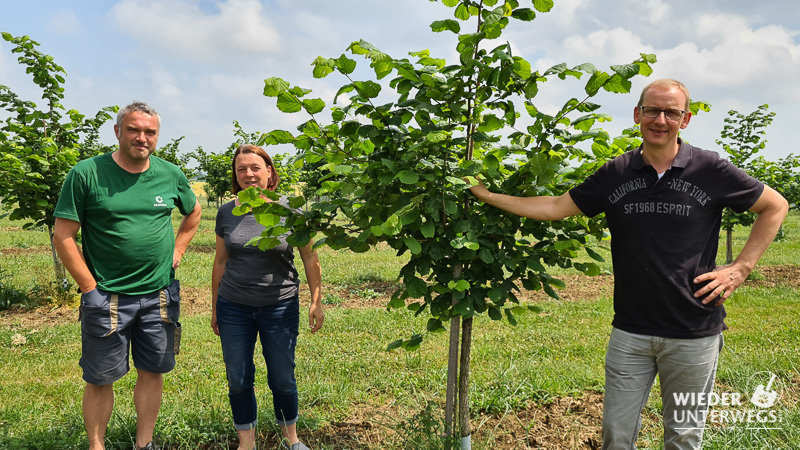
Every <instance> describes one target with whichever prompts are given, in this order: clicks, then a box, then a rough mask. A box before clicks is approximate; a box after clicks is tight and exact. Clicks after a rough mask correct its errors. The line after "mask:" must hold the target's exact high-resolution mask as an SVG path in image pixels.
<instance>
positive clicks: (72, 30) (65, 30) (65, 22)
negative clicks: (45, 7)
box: [47, 10, 83, 36]
mask: <svg viewBox="0 0 800 450" xmlns="http://www.w3.org/2000/svg"><path fill="white" fill-rule="evenodd" d="M47 25H48V28H49V30H50V31H51V32H52V33H53V34H56V35H60V36H68V35H71V34H80V33H82V32H83V27H82V26H81V21H80V20H79V19H78V16H77V15H75V12H74V11H71V10H62V11H58V12H55V13H53V14H52V15H51V16H50V19H49V20H48V21H47Z"/></svg>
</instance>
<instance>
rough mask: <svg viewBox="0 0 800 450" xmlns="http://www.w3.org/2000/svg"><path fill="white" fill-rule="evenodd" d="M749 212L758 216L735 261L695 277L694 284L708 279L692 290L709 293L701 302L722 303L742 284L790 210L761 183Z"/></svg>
mask: <svg viewBox="0 0 800 450" xmlns="http://www.w3.org/2000/svg"><path fill="white" fill-rule="evenodd" d="M750 211H753V212H754V213H756V214H757V215H758V217H757V218H756V221H755V222H754V223H753V227H752V228H751V229H750V236H749V237H748V238H747V242H746V243H745V244H744V248H742V251H741V252H740V253H739V256H738V257H736V260H735V261H734V262H733V263H732V264H730V265H727V266H719V267H717V268H716V270H714V271H713V272H708V273H704V274H702V275H700V276H698V277H697V278H695V279H694V282H695V284H697V283H702V282H704V281H708V284H706V285H705V286H703V287H702V288H700V289H699V290H697V292H695V293H694V296H695V297H702V296H703V295H706V294H709V293H710V294H709V295H708V297H706V298H705V299H704V300H703V304H708V303H709V302H711V301H712V300H714V299H717V301H716V302H715V303H714V306H720V305H722V304H723V303H724V302H725V300H727V299H728V297H730V296H731V294H732V293H733V291H734V289H736V288H738V287H739V286H741V285H742V283H744V280H745V279H746V278H747V275H749V274H750V272H751V271H752V270H753V268H754V267H755V266H756V263H757V262H758V260H759V259H761V256H762V255H763V254H764V252H765V251H767V247H769V245H770V244H771V243H772V240H773V239H775V235H776V234H777V233H778V229H780V226H781V223H782V222H783V218H784V217H786V213H787V212H788V211H789V203H788V202H787V201H786V199H785V198H783V196H782V195H781V194H779V193H778V192H777V191H776V190H774V189H772V188H771V187H769V186H764V192H762V193H761V196H760V197H759V198H758V200H757V201H756V203H755V204H754V205H753V207H752V208H750Z"/></svg>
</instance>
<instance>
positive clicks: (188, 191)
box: [177, 169, 197, 216]
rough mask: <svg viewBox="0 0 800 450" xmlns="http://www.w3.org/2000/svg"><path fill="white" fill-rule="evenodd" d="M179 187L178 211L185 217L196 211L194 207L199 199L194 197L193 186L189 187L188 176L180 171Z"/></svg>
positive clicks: (178, 177) (178, 175)
mask: <svg viewBox="0 0 800 450" xmlns="http://www.w3.org/2000/svg"><path fill="white" fill-rule="evenodd" d="M177 187H178V210H179V211H180V212H181V214H183V215H184V216H186V215H188V214H189V213H191V212H192V210H194V205H195V204H196V203H197V197H196V196H195V195H194V191H193V190H192V186H190V185H189V180H188V179H187V178H186V175H184V173H183V172H182V171H181V170H180V169H178V174H177Z"/></svg>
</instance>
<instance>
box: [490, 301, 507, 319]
mask: <svg viewBox="0 0 800 450" xmlns="http://www.w3.org/2000/svg"><path fill="white" fill-rule="evenodd" d="M487 311H488V313H489V318H490V319H492V320H503V314H502V313H501V312H500V308H498V307H496V306H494V305H489V308H488V310H487Z"/></svg>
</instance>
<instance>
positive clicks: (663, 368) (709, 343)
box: [602, 328, 723, 450]
mask: <svg viewBox="0 0 800 450" xmlns="http://www.w3.org/2000/svg"><path fill="white" fill-rule="evenodd" d="M722 345H723V339H722V333H720V334H717V335H715V336H708V337H702V338H697V339H672V338H663V337H658V336H647V335H641V334H633V333H628V332H626V331H622V330H620V329H618V328H613V329H612V330H611V337H610V338H609V341H608V351H607V352H606V387H605V399H604V401H603V446H602V448H603V450H609V449H615V450H630V449H635V448H636V440H637V437H638V434H639V428H640V427H641V425H642V417H641V415H642V408H644V406H645V405H646V404H647V398H648V397H649V395H650V389H651V388H652V387H653V381H654V380H655V377H656V374H658V378H659V380H660V383H661V401H662V405H663V408H664V413H663V420H664V450H677V449H680V450H684V449H698V450H699V449H700V448H701V445H702V441H703V429H704V428H705V420H706V414H707V412H708V404H704V403H703V402H700V401H689V402H682V401H681V400H680V398H685V397H686V396H691V395H694V397H692V398H697V394H700V393H706V394H707V393H710V392H711V391H712V389H713V388H714V377H715V376H716V373H717V362H718V361H719V353H720V351H721V350H722Z"/></svg>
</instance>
